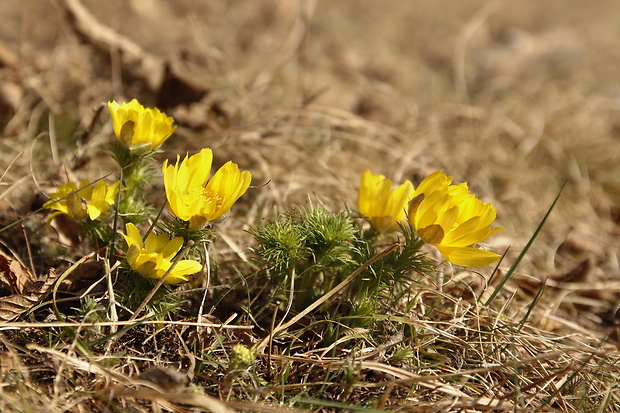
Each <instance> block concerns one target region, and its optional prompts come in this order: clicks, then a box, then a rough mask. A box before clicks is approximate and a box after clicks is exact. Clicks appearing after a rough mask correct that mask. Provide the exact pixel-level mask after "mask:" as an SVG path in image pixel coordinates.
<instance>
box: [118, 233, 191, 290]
mask: <svg viewBox="0 0 620 413" xmlns="http://www.w3.org/2000/svg"><path fill="white" fill-rule="evenodd" d="M125 228H126V232H127V234H122V235H123V237H124V238H125V241H126V242H127V245H128V248H127V253H126V257H127V262H128V263H129V266H130V267H131V268H132V269H133V270H134V271H136V272H137V273H139V274H140V275H142V276H143V277H146V278H152V279H160V278H162V277H163V276H164V275H165V274H166V273H167V272H168V270H169V269H170V267H171V266H172V263H173V261H174V258H175V256H176V255H177V253H178V252H179V251H180V249H181V247H182V246H183V238H180V237H176V238H172V239H170V237H168V235H166V234H159V235H157V234H155V233H150V234H149V236H148V237H147V239H146V241H145V242H144V245H143V244H142V237H141V235H140V232H139V231H138V229H137V228H136V226H135V225H133V224H127V225H126V226H125ZM201 269H202V264H200V263H199V262H198V261H194V260H180V261H179V262H178V263H177V265H176V266H175V267H174V268H172V271H170V274H169V275H168V276H167V277H166V280H165V283H166V284H178V283H181V282H184V281H187V280H188V278H187V275H191V274H195V273H197V272H198V271H200V270H201Z"/></svg>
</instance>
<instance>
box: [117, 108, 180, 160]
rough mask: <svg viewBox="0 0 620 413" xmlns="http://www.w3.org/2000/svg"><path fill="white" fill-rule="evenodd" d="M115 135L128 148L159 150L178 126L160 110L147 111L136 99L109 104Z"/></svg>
mask: <svg viewBox="0 0 620 413" xmlns="http://www.w3.org/2000/svg"><path fill="white" fill-rule="evenodd" d="M108 109H109V110H110V115H111V116H112V123H113V125H114V134H115V135H116V137H117V138H118V139H119V140H120V141H121V143H122V144H123V146H125V147H127V148H143V147H147V148H150V150H154V149H157V148H158V147H159V146H160V145H161V144H162V143H164V141H165V140H166V139H168V138H169V137H170V135H172V132H174V130H175V129H176V126H172V122H174V119H172V118H171V117H169V116H166V114H165V113H163V112H161V111H160V110H159V109H157V108H154V109H146V108H145V107H144V106H142V105H141V104H140V103H138V101H137V100H136V99H133V100H132V101H131V102H129V103H123V104H121V105H119V104H118V103H116V101H112V102H108Z"/></svg>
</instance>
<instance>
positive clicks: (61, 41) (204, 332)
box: [0, 0, 620, 412]
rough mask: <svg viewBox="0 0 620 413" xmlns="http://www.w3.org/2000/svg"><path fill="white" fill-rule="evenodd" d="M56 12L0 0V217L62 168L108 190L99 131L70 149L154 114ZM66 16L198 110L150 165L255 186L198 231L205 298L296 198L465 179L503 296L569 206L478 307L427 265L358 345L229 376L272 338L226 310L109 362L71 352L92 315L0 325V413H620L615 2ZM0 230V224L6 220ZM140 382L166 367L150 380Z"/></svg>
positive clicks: (234, 7)
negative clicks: (236, 356) (110, 36)
mask: <svg viewBox="0 0 620 413" xmlns="http://www.w3.org/2000/svg"><path fill="white" fill-rule="evenodd" d="M62 4H64V2H63V1H53V2H40V1H38V0H19V1H16V0H3V6H2V7H3V13H2V18H1V19H2V25H0V122H2V125H4V126H2V128H3V133H2V139H1V141H0V145H1V148H2V150H1V153H2V156H0V170H2V171H5V172H4V174H3V175H2V178H1V180H0V184H1V187H0V188H1V189H0V192H1V193H2V195H0V199H1V200H6V201H8V202H9V203H10V204H11V205H12V207H13V210H14V211H15V212H16V213H17V214H18V215H19V216H25V215H27V214H29V213H30V212H31V211H33V208H34V207H33V205H36V204H37V202H39V203H40V201H37V199H38V198H36V196H33V194H39V192H44V193H49V190H50V189H51V188H52V187H53V186H54V185H55V184H57V183H58V182H59V180H60V179H64V174H65V172H64V169H62V168H61V165H65V166H67V167H68V168H69V169H71V173H73V174H76V175H78V176H80V177H86V178H89V179H96V178H99V177H101V176H103V175H105V174H107V173H109V172H110V170H112V169H111V168H112V167H113V164H112V163H111V162H110V161H109V157H108V156H107V154H106V152H105V151H106V145H107V144H109V142H110V140H111V138H110V137H111V136H112V134H111V125H110V124H109V122H108V121H107V120H106V114H105V113H103V115H102V116H101V118H100V119H98V120H96V122H95V124H94V127H93V130H92V133H91V134H90V135H89V136H88V139H81V138H79V136H80V133H81V132H82V131H83V130H84V129H86V128H87V127H88V126H89V124H90V122H91V120H92V119H93V108H95V107H97V106H98V105H99V104H100V103H101V102H104V101H107V100H111V99H116V100H122V99H125V98H133V97H136V98H138V99H139V100H140V101H141V102H143V103H145V104H146V105H149V104H153V105H154V104H155V103H156V102H157V93H156V91H153V90H149V88H148V87H147V85H145V83H144V82H142V81H140V79H135V78H132V77H131V76H130V74H132V71H131V67H123V65H122V62H123V59H122V57H121V56H119V55H118V54H115V53H114V51H112V54H111V55H110V53H109V50H108V51H107V52H106V51H105V50H104V51H101V50H97V49H96V48H95V47H93V45H92V44H89V43H88V42H84V41H83V39H81V38H80V37H79V36H77V35H76V34H75V32H74V31H73V30H72V27H71V26H70V24H69V23H68V20H67V19H66V16H65V14H64V12H63V7H62ZM83 4H84V5H85V6H86V7H87V8H88V9H89V10H91V12H92V13H93V15H94V16H95V18H96V19H98V20H99V21H100V22H101V23H102V24H104V25H107V26H109V27H111V28H112V29H113V30H115V31H116V32H118V33H120V34H121V35H123V36H126V37H127V38H129V39H130V40H132V41H133V42H136V43H137V44H138V45H140V46H141V47H142V48H143V49H144V50H146V51H148V52H150V53H151V54H153V55H155V56H158V57H160V58H162V59H164V60H167V61H169V62H170V63H171V65H172V66H173V67H174V68H175V70H178V71H179V72H181V73H183V74H184V75H186V76H188V77H189V78H191V79H193V81H195V82H197V83H198V84H200V85H202V86H204V87H206V88H207V89H208V90H209V93H208V94H207V95H206V96H205V97H204V98H202V99H201V100H200V101H198V102H195V103H193V104H191V105H189V106H175V107H170V108H168V109H166V111H167V112H168V113H169V114H170V115H172V116H174V117H175V119H176V120H177V121H178V122H179V123H180V125H181V126H180V127H179V128H178V130H177V133H176V134H175V137H174V138H173V139H171V140H170V141H169V142H167V143H166V145H165V146H164V148H163V149H164V150H165V152H166V153H165V156H167V157H169V158H171V159H172V158H174V157H176V154H184V153H185V152H190V153H191V152H195V151H196V150H198V149H200V148H203V147H211V148H212V149H213V151H214V153H215V158H216V162H218V163H220V164H222V163H224V162H225V161H227V160H229V159H233V160H234V161H235V162H237V163H238V164H239V165H240V166H241V167H242V168H243V169H248V170H251V172H252V174H253V177H254V181H253V182H254V183H255V184H256V185H257V187H256V188H254V189H252V190H251V191H250V192H249V193H248V194H246V195H245V196H244V198H242V200H241V203H240V204H239V205H238V206H237V207H236V209H235V215H236V216H234V217H233V218H232V219H230V220H229V221H228V222H227V223H226V224H224V225H222V226H220V227H219V228H218V231H219V234H220V235H219V238H218V239H217V241H216V243H215V248H214V253H215V254H216V256H215V257H214V258H215V259H216V260H217V262H218V263H219V268H220V274H219V276H220V277H221V282H222V284H224V285H223V286H222V287H220V290H221V291H223V292H227V291H228V288H229V286H234V285H235V284H236V283H237V282H238V281H239V277H238V273H243V272H244V271H247V268H246V266H245V265H244V264H243V261H245V260H246V258H247V256H248V253H249V252H248V251H249V250H248V247H249V246H250V245H251V244H252V242H253V241H252V238H251V237H250V236H249V235H248V233H247V232H245V230H247V229H248V228H250V227H255V226H257V225H259V224H260V223H261V222H262V219H263V218H267V217H273V216H274V215H275V214H276V213H277V212H278V211H282V210H283V209H285V208H288V207H290V206H292V205H300V204H305V203H306V200H307V198H308V197H310V198H311V199H313V200H318V201H319V202H321V203H323V204H325V205H327V206H328V207H329V208H333V209H335V210H340V209H342V208H344V207H345V206H352V207H353V206H354V203H355V199H356V191H357V184H358V180H359V176H360V175H361V173H362V172H363V171H364V170H365V169H367V168H370V169H371V170H372V171H373V172H375V173H381V174H384V175H386V176H390V177H392V178H393V179H394V180H395V181H402V180H404V179H411V180H414V181H416V182H419V180H420V179H421V178H422V177H424V176H426V175H427V174H428V173H429V172H432V171H434V170H437V169H440V168H444V170H445V171H446V172H447V173H448V174H450V175H452V176H454V177H455V180H456V181H458V182H460V181H468V182H469V184H470V187H471V188H472V190H473V192H475V193H476V194H478V195H479V196H480V197H481V198H482V199H483V200H485V201H488V202H492V203H493V205H494V206H495V207H496V208H497V210H498V223H499V225H502V226H504V227H505V228H506V229H505V230H504V231H502V232H501V233H500V234H498V235H497V236H495V237H493V238H491V239H490V240H489V241H488V243H487V244H486V246H487V247H488V248H490V249H491V250H494V251H498V252H502V251H504V250H505V249H506V248H507V247H508V246H510V250H509V253H508V254H507V257H506V259H505V260H504V261H503V263H502V265H501V270H502V271H503V272H501V273H500V275H502V274H503V273H505V271H506V270H507V269H508V268H509V267H510V265H511V263H512V262H514V260H515V258H516V257H517V255H518V254H519V253H520V252H521V250H522V249H523V247H524V246H525V245H526V243H527V241H528V240H529V238H530V236H531V235H532V234H533V233H534V231H535V230H536V228H537V226H538V224H539V223H540V221H541V219H542V218H543V216H544V215H545V213H546V212H547V210H548V208H549V206H550V205H551V203H552V202H553V200H554V198H555V197H556V195H557V194H558V192H559V190H560V187H561V186H562V185H563V184H564V183H566V187H565V190H564V192H563V194H562V195H561V198H560V200H559V202H558V204H557V206H556V208H555V209H554V211H553V212H552V214H551V216H550V218H549V220H548V222H547V223H546V225H545V226H544V227H543V229H542V231H541V233H540V235H539V238H538V239H537V241H536V242H535V244H534V246H533V248H532V249H531V250H530V251H529V252H528V253H527V254H526V256H525V259H524V260H523V262H522V263H521V265H520V266H519V268H518V269H517V271H516V273H515V274H514V275H513V276H512V277H511V279H510V280H509V282H508V283H507V284H506V285H505V286H504V288H503V289H502V291H501V293H500V294H499V295H498V296H497V297H496V298H495V299H494V300H493V301H492V302H491V303H490V304H489V305H484V304H483V303H485V301H486V299H485V298H486V297H488V296H489V295H490V294H491V293H492V292H493V291H494V288H495V286H496V285H497V282H498V281H499V276H498V277H497V278H494V279H493V280H489V278H490V275H491V272H492V269H485V270H483V271H482V272H480V273H478V272H472V271H464V270H461V269H452V268H447V267H446V268H444V269H445V271H444V272H443V273H441V274H438V275H437V277H436V278H435V279H424V280H421V281H420V283H419V284H418V285H417V286H416V287H415V288H416V295H415V299H413V300H412V301H411V302H409V303H408V306H407V307H405V306H404V305H403V304H402V303H387V302H384V303H383V305H384V306H383V307H382V311H381V313H380V314H377V315H376V316H375V317H376V319H375V321H376V324H375V328H374V329H353V330H348V331H344V330H343V331H341V333H340V336H339V337H338V340H337V341H336V344H335V345H331V346H325V345H324V344H323V342H322V338H323V337H321V336H320V335H319V333H316V334H315V335H313V331H315V332H320V331H323V330H321V328H323V327H322V322H323V321H322V320H321V318H320V317H317V318H313V317H312V315H310V316H309V317H307V318H306V319H305V320H304V321H303V322H302V323H301V324H298V325H294V326H291V327H290V328H289V329H288V330H287V331H285V332H282V334H280V335H279V336H278V337H276V339H275V340H274V343H273V346H270V347H269V348H268V349H265V350H264V351H261V352H260V353H259V354H258V355H257V359H256V363H255V364H254V366H253V367H252V368H250V369H249V370H247V371H243V372H239V374H232V373H231V372H230V371H229V363H230V359H229V358H230V349H231V348H232V346H233V345H234V344H237V343H245V344H247V345H252V344H256V343H258V342H260V340H261V339H263V338H264V337H265V336H266V335H267V334H268V332H269V321H267V322H261V323H259V322H258V321H256V320H253V319H252V318H251V317H249V316H248V315H247V314H246V313H244V312H243V311H242V309H243V304H239V302H240V301H241V300H242V298H239V295H236V294H238V293H239V291H238V290H237V291H235V290H233V293H229V295H227V297H228V298H227V299H226V300H224V301H223V302H222V303H220V305H219V307H218V308H217V309H216V311H214V313H213V314H212V315H211V316H210V317H211V318H209V319H208V320H204V319H201V322H203V324H204V323H207V321H208V322H210V323H211V324H212V325H197V324H196V317H195V314H196V313H192V314H190V315H189V316H188V317H184V316H183V315H181V314H179V315H177V317H176V319H177V320H178V321H179V323H178V324H174V323H167V324H166V325H162V324H157V323H151V322H148V323H143V324H140V325H138V326H135V327H134V328H131V329H129V330H128V331H127V332H126V333H125V334H124V335H123V336H122V338H120V340H119V341H120V343H118V345H117V346H110V345H109V344H108V341H106V340H103V341H102V342H101V343H96V344H94V345H93V346H92V347H87V348H83V347H81V346H80V345H78V344H79V343H84V342H85V343H88V342H92V341H94V340H97V339H99V338H101V337H104V336H105V334H106V332H109V331H110V330H109V325H108V324H102V323H101V322H100V321H101V320H97V319H96V318H94V319H92V322H94V324H92V322H91V323H90V324H87V323H83V324H82V325H79V326H76V325H73V324H72V327H71V328H67V324H63V323H62V322H60V321H59V320H53V319H46V320H39V322H38V323H35V322H34V319H35V318H26V319H24V320H21V321H16V322H14V323H12V324H6V325H3V324H0V330H1V331H0V333H1V335H0V341H1V343H0V362H1V371H0V410H2V411H32V412H39V411H52V412H56V411H58V412H60V411H75V412H78V411H127V412H129V411H163V410H168V411H178V412H185V411H187V412H189V411H205V410H213V411H231V410H248V411H251V410H255V411H280V410H287V409H314V410H318V411H332V410H334V411H336V410H343V411H346V410H355V409H358V410H369V411H372V410H377V409H379V410H380V409H389V410H398V409H401V410H405V411H489V410H491V411H537V410H540V411H575V412H577V411H591V412H602V411H617V410H620V399H619V398H618V395H617V392H618V383H620V368H619V367H618V364H617V363H618V359H619V355H620V353H619V352H618V336H617V333H618V331H617V325H618V316H617V310H618V307H617V303H618V299H619V298H620V283H619V282H618V279H620V278H619V276H620V270H619V267H620V265H619V258H618V251H619V250H620V249H619V247H620V243H619V241H618V239H619V238H618V236H619V234H620V227H619V224H620V168H619V167H618V159H619V157H620V150H619V146H618V140H619V138H620V132H619V131H620V123H619V120H618V119H620V118H618V113H619V109H620V101H619V100H618V99H619V98H618V96H619V95H618V93H619V92H618V75H617V73H618V67H620V51H619V50H620V49H618V47H617V44H616V43H617V42H616V39H618V38H619V36H620V33H619V31H620V26H619V25H618V24H617V22H618V18H620V11H618V9H617V7H616V3H615V2H613V1H611V0H601V1H598V2H596V4H595V5H593V4H586V3H585V2H583V3H582V2H578V1H568V2H566V1H545V2H538V1H534V0H531V1H530V0H528V1H519V2H517V1H510V0H506V1H503V2H502V1H497V2H487V1H482V0H480V1H478V0H476V1H469V2H457V3H455V2H452V1H447V0H440V1H433V2H402V1H398V0H390V1H383V2H374V1H367V0H347V1H342V0H341V1H339V2H333V3H332V2H326V1H312V0H305V1H304V0H300V1H298V2H293V1H287V0H270V1H262V2H252V1H249V0H245V1H243V0H242V1H233V2H231V1H210V2H203V1H198V0H196V1H192V0H186V1H182V2H178V4H177V2H166V1H162V0H150V1H137V0H136V1H127V2H125V1H116V0H112V1H108V2H96V1H86V0H83ZM3 48H6V49H7V50H8V51H7V52H5V51H3ZM121 68H122V69H121ZM50 129H51V130H50ZM47 131H49V134H48V133H46V132H47ZM50 142H52V143H53V145H50ZM262 184H266V185H264V186H263V185H262ZM37 196H38V195H37ZM154 196H158V195H157V194H154ZM34 209H36V208H34ZM5 210H6V211H9V210H8V209H7V208H3V212H2V214H3V216H1V217H0V218H2V219H3V220H2V222H1V224H2V226H4V225H8V224H9V223H11V222H13V221H14V220H15V219H16V218H15V215H11V214H12V213H13V212H11V213H9V212H5ZM13 214H14V213H13ZM4 215H6V216H4ZM24 233H25V234H27V236H28V239H27V240H25V239H23V235H22V234H23V233H22V231H21V230H19V231H17V230H10V231H9V230H7V231H5V232H3V233H2V241H3V244H4V245H5V246H7V247H8V248H9V249H10V250H11V251H13V252H15V253H16V254H17V255H21V256H22V258H23V259H24V260H27V256H28V251H27V249H26V248H25V246H26V245H27V244H31V245H32V246H33V248H35V249H37V248H39V249H40V248H41V247H44V248H43V249H48V250H49V248H51V247H50V246H52V247H54V246H57V245H58V244H56V243H58V240H57V238H55V234H53V232H52V231H51V230H50V229H49V228H47V227H45V225H44V217H42V216H40V214H37V215H35V216H31V217H30V218H29V219H27V220H25V221H24ZM85 251H86V249H84V251H80V250H79V249H78V250H77V251H76V252H75V255H74V256H72V257H70V258H71V259H74V260H77V259H79V258H80V257H81V255H80V254H83V253H85ZM429 253H430V254H432V251H430V250H429ZM47 259H48V260H51V258H50V257H47ZM56 264H57V262H53V263H52V262H51V261H50V264H49V265H56ZM37 265H45V263H37ZM544 280H547V281H546V283H545V287H544V288H543V281H544ZM541 288H543V291H542V294H541V295H540V296H538V297H537V298H538V299H537V301H535V302H534V304H535V305H532V303H533V299H534V297H536V295H537V293H538V292H539V291H540V290H541ZM224 295H225V294H224ZM231 297H232V298H231ZM478 297H482V299H481V300H477V298H478ZM76 305H77V304H76V303H75V302H73V303H70V304H69V305H68V307H66V308H64V307H63V308H64V309H65V310H66V311H68V312H69V311H70V309H69V307H71V306H76ZM41 311H44V308H43V309H42V310H41ZM192 317H193V318H192ZM229 317H230V318H229ZM69 321H70V320H69ZM279 321H280V320H278V322H279ZM332 321H333V320H332ZM42 323H47V324H46V326H43V324H42ZM50 323H51V324H50ZM255 323H256V324H255ZM124 326H125V324H124V323H123V322H122V321H121V322H119V325H118V328H122V327H124ZM72 335H73V336H72ZM76 337H77V339H76ZM153 367H160V368H166V370H161V371H159V370H154V371H155V373H151V375H150V376H149V374H146V376H145V375H144V374H145V373H144V372H145V371H148V369H149V368H153ZM141 374H142V376H141ZM153 375H155V376H157V377H158V378H153ZM169 375H170V376H171V377H169ZM162 376H163V379H162V378H161V377H162ZM187 381H189V382H191V384H189V386H188V385H187Z"/></svg>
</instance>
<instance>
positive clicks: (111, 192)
mask: <svg viewBox="0 0 620 413" xmlns="http://www.w3.org/2000/svg"><path fill="white" fill-rule="evenodd" d="M119 185H120V182H115V183H113V184H112V185H108V183H107V182H104V181H97V183H95V184H94V185H92V184H91V183H90V182H89V181H88V180H83V181H82V182H81V183H80V188H79V189H78V187H77V186H76V185H75V184H74V183H73V182H68V183H66V184H64V185H61V186H59V187H58V189H57V190H56V192H54V193H53V194H51V195H50V198H51V200H49V201H48V202H46V203H45V205H43V207H44V208H50V209H53V210H55V211H56V212H54V213H52V215H50V217H49V220H48V221H51V220H52V218H54V217H55V216H56V215H58V214H66V215H69V216H70V217H72V218H74V219H76V220H78V221H85V220H86V219H87V218H90V219H91V220H93V221H94V220H96V219H97V218H99V217H101V216H105V215H106V214H107V213H108V212H109V211H110V205H114V202H116V195H117V194H118V188H119Z"/></svg>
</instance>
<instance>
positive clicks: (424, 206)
mask: <svg viewBox="0 0 620 413" xmlns="http://www.w3.org/2000/svg"><path fill="white" fill-rule="evenodd" d="M451 183H452V177H450V176H446V175H444V174H443V173H442V171H437V172H434V173H432V174H431V175H429V176H428V177H426V178H425V179H424V180H423V181H422V182H421V183H420V186H418V188H417V189H416V191H415V192H414V196H413V199H412V200H411V201H410V202H409V210H408V219H409V223H410V224H411V226H412V228H414V229H415V230H416V232H417V234H418V236H419V237H420V238H422V240H423V241H424V242H427V243H429V244H433V245H435V246H436V247H437V249H439V252H441V255H443V256H444V258H445V259H446V260H448V261H450V262H451V263H453V264H456V265H461V266H464V267H484V266H486V265H490V264H493V263H494V262H496V261H497V260H498V259H499V257H500V256H499V255H498V254H494V253H492V252H488V251H484V250H481V249H479V248H475V247H474V245H475V244H477V243H479V242H481V241H484V240H485V239H487V238H488V237H490V236H491V235H493V234H495V233H496V232H498V231H501V230H502V229H503V228H501V227H497V228H491V224H492V223H493V221H494V220H495V217H496V214H497V211H496V210H495V208H494V207H493V205H491V204H487V203H484V202H482V201H480V200H479V199H477V198H476V196H475V195H473V194H471V193H470V192H469V188H468V187H467V183H461V184H458V185H451Z"/></svg>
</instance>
